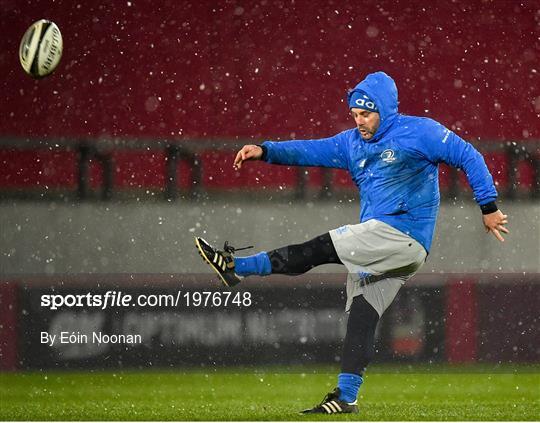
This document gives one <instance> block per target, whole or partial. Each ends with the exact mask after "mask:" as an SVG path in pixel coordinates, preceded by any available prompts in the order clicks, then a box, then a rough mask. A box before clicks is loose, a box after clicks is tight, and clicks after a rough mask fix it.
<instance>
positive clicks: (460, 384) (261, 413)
mask: <svg viewBox="0 0 540 423" xmlns="http://www.w3.org/2000/svg"><path fill="white" fill-rule="evenodd" d="M539 370H540V369H539V368H538V366H535V367H514V368H512V369H507V370H505V371H503V370H501V369H498V370H497V371H493V370H489V369H482V368H477V367H472V368H464V369H463V368H458V369H457V370H456V369H455V368H448V367H444V366H435V367H426V366H423V367H417V368H415V367H413V368H411V367H407V366H402V367H399V366H393V367H374V368H372V369H371V370H370V372H369V373H368V375H367V376H366V381H365V384H364V386H362V388H361V391H360V393H361V394H360V398H359V406H360V414H358V415H340V416H331V417H326V416H322V415H317V416H316V417H306V416H301V415H299V414H297V411H298V410H301V409H303V408H306V407H309V406H313V405H315V404H316V403H318V402H319V401H320V400H321V399H322V397H323V395H324V394H325V393H326V392H327V391H330V390H331V389H333V387H334V386H335V382H336V373H337V369H334V368H329V367H324V368H314V367H310V368H294V369H289V370H288V371H283V370H281V371H280V370H278V369H266V370H261V369H250V370H246V369H242V370H235V369H225V370H223V369H222V370H212V371H207V372H204V371H203V372H201V371H185V370H183V371H180V370H179V371H173V370H171V371H121V372H112V371H108V372H84V373H83V372H77V373H74V372H59V371H44V372H26V373H0V405H1V406H0V419H1V420H298V421H303V420H307V421H309V420H484V421H485V420H538V419H539V418H540V372H539ZM302 372H303V373H302Z"/></svg>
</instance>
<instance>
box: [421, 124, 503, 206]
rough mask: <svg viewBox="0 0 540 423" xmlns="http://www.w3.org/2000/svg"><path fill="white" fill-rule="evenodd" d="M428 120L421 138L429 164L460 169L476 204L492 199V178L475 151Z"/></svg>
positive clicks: (495, 194)
mask: <svg viewBox="0 0 540 423" xmlns="http://www.w3.org/2000/svg"><path fill="white" fill-rule="evenodd" d="M430 123H431V125H429V128H428V131H427V133H426V136H425V137H423V138H422V143H423V145H422V149H421V150H422V153H423V154H424V156H425V157H426V158H427V159H428V160H430V161H431V162H433V163H440V162H444V163H446V164H449V165H450V166H453V167H456V168H458V169H462V170H463V171H464V172H465V175H467V180H468V181H469V185H470V186H471V188H472V190H473V192H474V199H475V200H476V202H477V203H478V204H479V205H481V206H482V205H484V204H487V203H489V202H491V201H495V199H496V198H497V190H496V189H495V185H494V184H493V177H492V176H491V173H490V172H489V170H488V168H487V166H486V162H485V161H484V158H483V157H482V155H481V154H480V153H479V152H478V150H476V149H475V148H474V147H473V146H472V145H471V144H469V143H468V142H466V141H465V140H463V139H462V138H460V137H459V136H457V135H456V134H455V133H454V132H452V131H450V130H449V129H447V128H445V127H444V126H443V125H441V124H440V123H438V122H435V121H431V120H430Z"/></svg>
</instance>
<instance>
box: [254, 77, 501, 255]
mask: <svg viewBox="0 0 540 423" xmlns="http://www.w3.org/2000/svg"><path fill="white" fill-rule="evenodd" d="M355 90H361V91H364V92H365V93H366V94H367V95H368V96H369V97H370V98H371V99H372V100H373V101H374V102H375V104H376V106H377V108H378V109H379V114H380V126H379V128H378V130H377V131H376V133H375V134H374V136H373V137H372V138H371V139H369V140H364V139H363V138H362V137H361V135H360V133H359V131H358V129H357V128H352V129H349V130H346V131H344V132H341V133H339V134H337V135H335V136H333V137H330V138H323V139H318V140H295V141H284V142H270V141H266V142H264V143H263V144H262V145H263V149H264V151H265V153H264V160H265V161H266V162H268V163H275V164H282V165H298V166H322V167H331V168H338V169H347V170H348V171H349V173H350V174H351V177H352V179H353V181H354V183H355V184H356V186H357V187H358V189H359V190H360V196H361V201H360V203H361V207H360V222H366V221H368V220H371V219H377V220H380V221H382V222H385V223H387V224H388V225H390V226H392V227H394V228H396V229H398V230H399V231H401V232H403V233H405V234H407V235H409V236H411V237H412V238H414V239H416V240H417V241H418V242H419V243H420V244H422V245H423V246H424V248H425V249H426V251H428V252H429V249H430V247H431V242H432V238H433V232H434V230H435V223H436V220H437V214H438V211H439V203H440V194H439V175H438V164H439V163H441V162H444V163H447V164H449V165H451V166H454V167H457V168H459V169H462V170H463V171H464V172H465V174H466V175H467V179H468V181H469V184H470V185H471V187H472V189H473V191H474V197H475V200H476V201H477V203H478V204H479V205H485V204H487V203H490V202H492V201H494V200H495V199H496V198H497V191H496V190H495V186H494V185H493V178H492V177H491V174H490V173H489V171H488V169H487V166H486V164H485V162H484V159H483V157H482V156H481V155H480V153H479V152H478V151H477V150H476V149H475V148H474V147H473V146H472V145H471V144H469V143H467V142H466V141H464V140H463V139H462V138H460V137H459V136H457V135H456V134H455V133H453V132H452V131H450V130H449V129H447V128H445V127H444V126H443V125H441V124H440V123H438V122H436V121H434V120H432V119H429V118H423V117H416V116H407V115H403V114H399V113H398V93H397V87H396V84H395V83H394V80H393V79H392V78H390V77H389V76H388V75H387V74H386V73H384V72H376V73H372V74H370V75H368V76H367V77H366V78H365V79H364V80H363V81H362V82H360V83H359V84H358V85H357V86H356V87H355V89H354V90H353V91H355Z"/></svg>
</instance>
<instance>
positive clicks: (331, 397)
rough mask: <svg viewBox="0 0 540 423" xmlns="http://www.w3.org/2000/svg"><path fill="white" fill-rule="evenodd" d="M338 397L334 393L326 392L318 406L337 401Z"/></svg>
mask: <svg viewBox="0 0 540 423" xmlns="http://www.w3.org/2000/svg"><path fill="white" fill-rule="evenodd" d="M338 398H339V396H338V395H337V394H336V391H333V392H328V393H327V394H326V396H325V397H324V399H323V400H322V402H321V403H320V404H319V405H323V404H324V403H326V402H330V401H332V400H337V399H338Z"/></svg>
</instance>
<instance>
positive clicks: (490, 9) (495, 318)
mask: <svg viewBox="0 0 540 423" xmlns="http://www.w3.org/2000/svg"><path fill="white" fill-rule="evenodd" d="M41 18H46V19H49V20H52V21H54V22H55V23H56V24H57V25H58V26H59V28H60V30H61V31H62V35H63V39H64V53H63V58H62V61H61V63H60V65H59V67H58V68H57V70H56V71H55V72H54V74H52V75H51V76H49V77H47V78H45V79H42V80H39V81H36V80H32V79H31V78H30V77H28V76H27V75H25V74H24V72H23V70H22V68H21V66H20V64H19V61H18V47H19V42H20V39H21V37H22V35H23V34H24V32H25V30H26V28H27V27H28V26H29V25H30V24H32V23H33V22H34V21H36V20H38V19H41ZM0 24H1V25H2V27H3V28H5V29H7V32H6V34H5V36H3V37H2V38H1V39H0V46H1V48H0V69H1V74H2V76H3V77H2V78H1V79H0V87H1V90H2V96H1V98H0V116H1V119H0V214H1V216H2V217H1V235H0V240H1V255H0V270H1V273H0V282H1V284H0V304H1V309H0V318H1V323H2V324H1V325H0V336H1V339H0V359H1V367H2V368H3V369H21V368H47V367H72V368H78V367H85V366H86V367H103V366H105V367H116V366H135V365H136V366H140V367H147V366H154V365H160V366H168V365H174V366H176V365H203V366H206V365H213V364H216V363H218V364H219V363H223V364H244V365H245V364H250V363H254V362H257V360H259V362H265V363H272V362H275V363H289V362H295V361H298V362H301V363H302V362H306V361H309V362H316V363H335V362H336V361H339V345H340V342H341V337H342V335H343V328H344V326H343V325H344V323H345V321H346V316H345V315H344V314H343V305H344V301H343V298H342V297H343V292H342V291H343V289H342V288H343V284H344V280H345V275H344V274H343V273H339V272H342V269H340V268H339V267H332V266H328V267H326V268H324V267H323V268H321V269H317V272H315V273H310V274H308V275H306V276H303V277H298V278H270V279H267V280H265V281H262V280H260V281H259V280H254V281H253V284H251V285H249V287H248V288H249V289H250V290H253V293H254V296H255V297H256V298H257V299H258V302H257V303H256V304H255V306H254V307H252V308H250V309H249V310H248V309H246V310H238V311H235V312H230V311H227V310H212V309H200V310H195V311H194V310H170V309H167V310H165V309H164V310H153V311H152V312H148V311H147V310H146V311H145V310H129V313H128V311H126V310H108V311H101V312H94V311H91V310H79V311H73V310H59V311H56V312H51V311H47V310H46V309H43V308H42V307H40V306H39V295H40V294H41V293H43V292H51V290H54V291H55V292H64V291H65V290H68V291H69V290H71V291H69V292H75V291H73V290H76V289H82V290H83V291H88V290H89V289H98V290H99V289H106V288H107V287H115V288H117V289H118V288H119V287H120V288H121V289H123V290H125V291H127V292H129V290H132V291H133V292H143V291H144V290H145V289H154V290H157V291H159V292H162V291H163V292H169V291H171V290H172V291H174V290H176V289H187V290H195V289H199V290H200V289H206V290H209V289H214V288H215V286H216V281H215V279H214V278H213V277H212V275H210V274H209V273H208V270H209V269H208V268H207V267H206V265H205V264H204V263H203V262H202V261H201V260H200V258H199V257H198V255H197V254H196V251H195V248H194V246H193V236H195V235H199V236H203V237H204V238H205V239H207V240H208V241H210V242H216V243H219V244H221V243H223V242H224V241H225V240H229V241H231V243H232V244H233V245H235V246H239V247H241V246H245V245H254V246H255V248H256V249H257V250H268V249H272V248H276V247H279V246H282V245H286V244H290V243H293V242H301V241H304V240H307V239H311V238H312V237H314V236H316V235H318V234H320V233H323V232H326V231H328V230H329V229H332V228H335V227H338V226H341V225H343V224H346V223H354V222H356V221H357V219H358V211H359V206H358V201H359V199H360V198H359V196H358V193H357V191H356V189H355V187H354V186H353V184H352V182H351V180H350V178H349V176H348V175H347V174H346V173H344V172H343V171H335V170H323V169H316V168H309V169H307V168H289V167H282V166H270V165H266V164H264V163H249V164H247V165H246V166H244V167H243V168H242V170H241V171H235V170H233V168H232V162H233V158H234V154H235V151H236V150H237V149H238V148H239V147H241V146H242V145H243V144H245V143H260V142H262V141H264V140H268V139H271V140H288V139H311V138H321V137H326V136H330V135H333V134H335V133H337V132H340V131H342V130H344V129H348V128H350V127H351V126H352V121H351V119H350V117H349V113H348V108H347V105H346V103H345V95H346V92H347V90H348V89H350V88H352V87H354V85H356V84H357V83H358V82H359V81H360V80H362V79H363V78H364V76H365V75H366V74H368V73H370V72H374V71H378V70H383V71H385V72H386V73H388V74H389V75H391V76H392V77H393V78H394V79H395V81H396V84H397V86H398V90H399V98H400V111H401V112H402V113H405V114H412V115H421V116H428V117H431V118H433V119H436V120H438V121H439V122H441V123H442V124H444V125H445V126H447V127H448V128H450V129H452V130H453V131H455V132H456V133H457V134H459V135H460V136H461V137H463V138H465V139H466V140H468V141H470V142H472V143H473V144H474V146H475V147H476V148H477V149H478V150H480V151H481V152H482V153H483V154H484V157H485V160H486V163H487V165H488V167H489V168H490V170H491V172H492V174H493V177H494V179H495V181H496V185H497V189H498V191H499V194H500V199H499V201H498V204H499V207H500V208H501V209H502V210H503V212H505V213H506V214H508V215H509V216H510V225H509V229H510V231H511V233H510V234H509V235H508V236H507V240H506V242H505V243H504V244H499V243H498V242H496V240H495V239H494V238H493V237H491V236H486V234H485V233H484V230H483V227H482V222H481V214H480V211H479V209H478V207H477V206H476V204H475V203H474V201H473V199H472V192H471V190H470V188H469V187H468V184H467V182H466V178H465V176H464V175H463V173H462V172H460V171H457V170H455V169H451V168H449V167H447V166H444V165H443V166H441V169H440V185H441V194H442V207H441V212H440V216H439V224H438V228H437V232H436V236H435V240H434V243H433V248H432V251H431V253H430V256H429V259H428V262H427V263H426V265H425V267H424V268H423V269H422V272H421V274H420V275H418V276H417V277H416V278H415V279H413V280H412V281H410V283H408V284H407V286H406V287H405V288H404V289H403V290H402V292H401V293H400V295H398V299H397V300H396V302H395V304H393V305H392V307H391V308H390V309H389V311H388V312H387V315H386V316H385V318H384V319H383V322H382V323H381V327H380V330H379V334H378V339H379V341H378V342H379V345H380V348H379V350H380V353H379V355H378V360H381V361H385V360H396V359H402V360H412V361H420V362H432V361H439V362H493V363H505V362H529V363H530V362H533V363H537V362H539V361H540V343H539V342H538V338H537V337H536V338H535V334H536V335H537V333H538V328H539V327H538V325H539V315H538V310H539V309H540V307H539V306H540V284H539V282H540V226H539V224H540V222H539V220H540V218H539V215H540V213H539V212H540V207H539V204H540V203H539V199H540V166H539V161H540V119H539V117H540V67H539V63H540V62H539V60H540V39H539V37H540V6H539V4H538V2H536V1H521V2H510V1H506V0H495V1H472V2H470V1H449V2H430V1H419V0H417V1H385V0H380V1H371V0H367V1H361V2H355V3H347V4H343V2H332V1H318V0H315V1H310V2H307V1H306V2H304V1H295V2H288V1H266V0H261V1H257V2H255V1H254V2H248V1H212V2H210V1H199V2H191V1H157V2H156V1H147V0H132V1H115V2H112V1H111V2H104V1H87V2H77V1H62V0H60V1H39V0H37V1H18V0H0ZM243 289H247V288H245V287H244V288H243ZM141 290H143V291H141ZM66 292H67V291H66ZM144 292H146V291H144ZM411 310H414V313H411V312H410V311H411ZM272 311H273V313H272ZM74 322H75V323H74ZM216 322H220V324H221V325H222V326H219V325H217V323H216ZM66 327H67V328H68V329H70V330H77V331H79V330H80V331H83V332H84V331H88V330H91V329H92V328H94V329H95V328H102V329H103V330H113V329H114V330H115V331H116V332H118V331H125V332H126V331H127V332H129V331H130V330H131V331H133V330H143V329H144V330H145V331H146V332H145V333H147V334H148V337H147V342H145V343H144V345H141V346H133V347H126V346H110V347H107V349H99V348H98V349H95V348H94V349H92V350H85V349H84V348H79V349H76V350H73V349H71V350H69V351H66V350H65V349H61V348H60V349H54V348H48V347H46V346H45V347H44V346H42V345H40V344H39V335H38V334H39V331H40V330H48V331H51V332H54V331H55V330H60V329H61V328H66ZM336 329H337V330H336ZM127 332H126V333H127ZM216 349H217V350H222V351H223V352H224V353H222V354H219V357H215V356H212V353H211V351H214V352H215V351H216ZM201 351H202V352H204V354H201ZM227 351H228V352H230V354H229V353H227ZM239 351H243V352H244V353H243V354H239ZM263 352H264V353H263ZM104 357H107V360H108V361H107V360H105V359H104ZM212 363H213V364H212Z"/></svg>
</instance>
